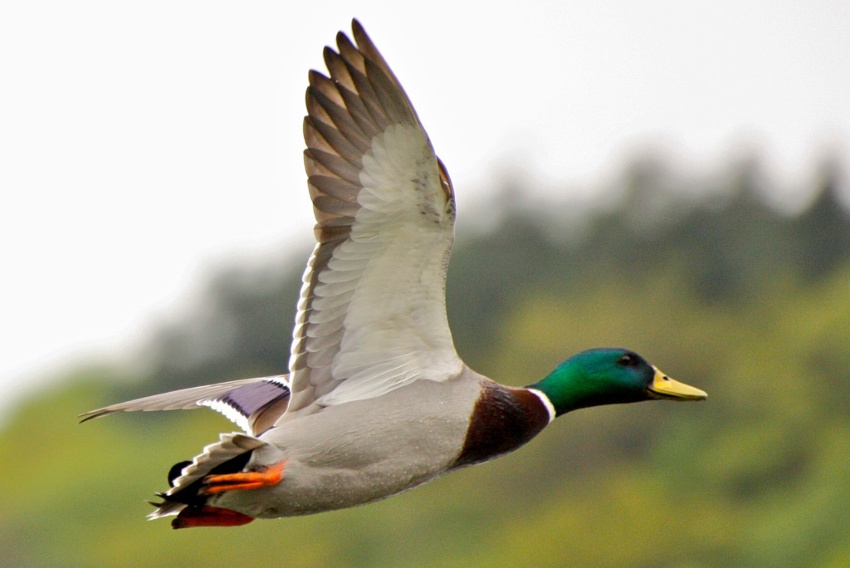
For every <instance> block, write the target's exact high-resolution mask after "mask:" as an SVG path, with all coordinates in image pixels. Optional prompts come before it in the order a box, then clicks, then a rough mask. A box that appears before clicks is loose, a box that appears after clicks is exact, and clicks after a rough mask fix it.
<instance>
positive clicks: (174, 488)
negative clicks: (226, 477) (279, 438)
mask: <svg viewBox="0 0 850 568" xmlns="http://www.w3.org/2000/svg"><path fill="white" fill-rule="evenodd" d="M264 445H265V442H263V441H261V440H259V439H257V438H254V437H253V436H247V435H245V434H222V435H221V439H220V440H219V441H218V442H216V443H215V444H210V445H209V446H207V447H205V448H204V451H203V452H202V453H201V454H200V455H198V456H196V457H195V458H194V459H193V460H192V461H185V462H179V463H177V464H175V465H174V466H173V467H172V468H171V470H170V471H169V473H168V482H169V485H171V488H170V489H169V490H168V491H166V492H164V493H158V494H157V496H158V497H160V498H161V499H162V502H159V503H153V502H152V503H151V504H152V505H153V506H154V507H156V508H157V509H156V511H154V512H153V513H151V514H150V515H148V518H149V519H158V518H160V517H164V516H168V515H176V514H178V513H180V511H182V510H183V509H185V508H186V507H203V506H204V504H205V503H206V500H207V496H206V495H204V494H202V493H201V489H202V488H203V486H204V478H205V477H206V476H207V475H210V474H225V473H238V472H241V471H243V470H244V469H245V466H246V465H247V464H248V462H249V461H250V459H251V455H252V454H253V451H254V450H255V449H257V448H259V447H261V446H264Z"/></svg>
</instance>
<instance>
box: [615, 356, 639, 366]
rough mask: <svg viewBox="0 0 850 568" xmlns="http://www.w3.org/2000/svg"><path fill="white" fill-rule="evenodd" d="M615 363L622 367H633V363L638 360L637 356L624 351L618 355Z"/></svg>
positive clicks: (635, 363)
mask: <svg viewBox="0 0 850 568" xmlns="http://www.w3.org/2000/svg"><path fill="white" fill-rule="evenodd" d="M617 363H618V364H620V365H622V366H623V367H634V366H635V365H637V363H638V360H637V357H635V356H634V355H632V354H631V353H626V354H625V355H623V356H622V357H620V360H619V361H617Z"/></svg>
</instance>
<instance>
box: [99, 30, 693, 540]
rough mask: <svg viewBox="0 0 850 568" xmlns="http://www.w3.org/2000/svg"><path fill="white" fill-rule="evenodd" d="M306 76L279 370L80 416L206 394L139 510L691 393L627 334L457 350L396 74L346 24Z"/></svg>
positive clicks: (360, 469) (496, 439)
mask: <svg viewBox="0 0 850 568" xmlns="http://www.w3.org/2000/svg"><path fill="white" fill-rule="evenodd" d="M352 30H353V37H354V40H355V42H356V43H353V42H352V41H351V40H350V39H349V38H348V37H347V36H346V35H345V34H344V33H342V32H340V33H339V34H338V35H337V50H336V51H335V50H333V49H331V48H330V47H328V48H325V51H324V56H325V63H326V64H327V68H328V72H329V76H325V75H322V74H320V73H318V72H316V71H311V72H310V74H309V87H308V88H307V116H306V117H305V119H304V138H305V140H306V143H307V149H306V151H305V153H304V161H305V164H306V170H307V175H308V187H309V191H310V197H311V198H312V201H313V208H314V212H315V217H316V220H317V224H316V226H315V236H316V240H317V244H316V246H315V249H314V250H313V253H312V256H311V257H310V260H309V262H308V265H307V270H306V272H305V273H304V278H303V287H302V289H301V297H300V300H299V302H298V315H297V318H296V325H295V329H294V333H293V335H294V337H293V341H292V350H291V359H290V374H289V375H285V376H277V377H263V378H256V379H244V380H236V381H230V382H226V383H220V384H213V385H208V386H202V387H196V388H189V389H184V390H178V391H174V392H169V393H165V394H157V395H154V396H149V397H146V398H141V399H137V400H132V401H129V402H124V403H120V404H115V405H112V406H107V407H105V408H101V409H98V410H92V411H90V412H87V413H85V414H83V415H82V418H83V420H88V419H90V418H95V417H98V416H104V415H107V414H111V413H114V412H121V411H135V410H171V409H187V408H197V407H199V406H207V407H210V408H212V409H214V410H217V411H220V412H221V413H223V414H224V415H225V416H226V417H228V418H230V419H231V420H233V421H234V422H235V423H236V424H237V425H238V426H240V427H241V428H242V429H243V430H244V433H227V434H222V435H221V436H220V440H219V441H218V442H216V443H214V444H210V445H208V446H207V447H205V448H204V450H203V452H202V453H201V454H199V455H198V456H196V457H194V458H193V459H192V460H191V461H186V462H181V463H178V464H176V465H175V466H174V467H173V468H172V469H171V471H170V472H169V475H168V479H169V482H170V485H171V487H170V488H169V489H168V490H167V491H165V492H164V493H160V494H159V497H160V499H161V500H160V501H159V502H157V503H153V504H154V505H155V507H156V510H155V511H154V512H153V513H152V514H151V515H150V517H151V518H159V517H164V516H168V515H176V518H175V519H174V520H173V521H172V526H173V527H174V528H186V527H200V526H236V525H242V524H245V523H248V522H250V521H252V520H254V519H255V518H277V517H284V516H292V515H306V514H311V513H319V512H322V511H329V510H333V509H342V508H345V507H352V506H354V505H360V504H363V503H369V502H372V501H376V500H379V499H383V498H385V497H389V496H391V495H394V494H396V493H399V492H401V491H404V490H406V489H410V488H412V487H414V486H417V485H420V484H422V483H425V482H427V481H431V480H433V479H435V478H437V477H439V476H441V475H443V474H445V473H448V472H450V471H452V470H455V469H458V468H460V467H464V466H469V465H473V464H478V463H482V462H485V461H488V460H490V459H493V458H496V457H498V456H501V455H503V454H505V453H507V452H510V451H513V450H515V449H517V448H518V447H520V446H522V445H523V444H525V443H526V442H528V441H529V440H530V439H531V438H533V437H534V436H536V435H537V434H538V433H539V432H540V431H541V430H543V428H545V427H546V425H547V424H549V423H550V422H552V421H553V420H554V419H555V418H556V417H558V416H561V415H562V414H565V413H567V412H570V411H571V410H575V409H578V408H585V407H589V406H596V405H602V404H616V403H627V402H638V401H643V400H653V399H663V400H680V401H685V400H703V399H705V398H706V396H707V395H706V393H705V392H703V391H701V390H699V389H697V388H694V387H691V386H688V385H685V384H683V383H680V382H677V381H675V380H673V379H671V378H670V377H668V376H667V375H665V374H664V373H662V372H661V371H660V370H658V369H657V368H656V367H654V366H652V365H650V364H649V363H648V362H647V361H646V360H645V359H644V358H643V357H641V356H639V355H637V354H636V353H634V352H632V351H629V350H627V349H613V348H606V349H591V350H589V351H584V352H582V353H579V354H578V355H574V356H572V357H570V358H569V359H567V360H566V361H564V362H563V363H561V364H560V365H558V366H557V367H556V368H555V369H554V370H553V371H552V372H551V373H550V374H549V375H547V376H546V377H544V378H543V379H541V380H539V381H537V382H535V383H533V384H531V385H530V386H527V387H525V388H515V387H509V386H504V385H501V384H499V383H497V382H495V381H492V380H491V379H488V378H487V377H485V376H483V375H480V374H478V373H476V372H475V371H473V370H472V369H470V368H469V367H467V366H466V365H465V364H464V363H463V361H461V359H460V357H459V356H458V354H457V352H456V350H455V346H454V343H453V341H452V335H451V332H450V330H449V325H448V321H447V318H446V309H445V283H446V267H447V265H448V261H449V254H450V252H451V247H452V241H453V235H454V229H453V227H454V221H455V200H454V189H453V188H452V183H451V181H450V179H449V176H448V173H447V172H446V168H445V167H444V166H443V164H442V162H441V161H440V160H439V159H438V158H437V156H436V155H435V153H434V150H433V148H432V147H431V143H430V141H429V139H428V135H427V134H426V133H425V129H424V128H423V127H422V124H421V123H420V121H419V118H418V117H417V115H416V111H414V109H413V106H412V105H411V103H410V101H409V99H408V97H407V95H406V94H405V92H404V90H403V89H402V87H401V84H400V83H399V81H398V79H396V77H395V75H394V74H393V72H392V71H391V70H390V68H389V66H388V65H387V63H386V62H385V61H384V58H383V57H382V56H381V54H380V53H379V52H378V50H377V49H376V48H375V45H374V44H373V43H372V41H371V40H370V39H369V37H368V36H367V35H366V32H365V31H364V30H363V27H362V26H361V25H360V24H359V23H358V22H357V21H356V20H354V21H353V23H352Z"/></svg>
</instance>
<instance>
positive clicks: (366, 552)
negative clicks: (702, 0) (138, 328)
mask: <svg viewBox="0 0 850 568" xmlns="http://www.w3.org/2000/svg"><path fill="white" fill-rule="evenodd" d="M662 173H663V171H662ZM638 174H639V175H638ZM750 174H752V172H750ZM664 175H667V174H664ZM653 176H655V177H653ZM659 176H661V177H659ZM753 177H754V176H753V175H743V174H742V175H737V176H732V179H733V181H734V183H733V184H732V185H734V187H733V188H732V189H728V190H725V191H720V192H718V191H715V192H714V193H713V194H712V195H714V197H713V198H712V199H706V200H704V201H702V202H699V201H697V202H695V201H693V200H690V201H688V202H687V203H685V202H682V201H677V200H680V199H681V198H680V197H677V196H679V195H681V192H680V191H679V190H677V189H676V188H675V187H672V189H671V185H672V186H675V185H676V184H675V183H673V182H671V179H670V178H669V176H668V177H664V176H662V175H661V174H659V173H658V170H656V169H652V168H644V169H639V171H638V173H633V174H632V177H631V178H630V179H629V180H626V182H624V184H623V185H624V187H626V188H630V189H628V191H627V192H626V193H625V195H624V197H623V199H622V200H621V201H620V204H619V206H618V207H616V208H615V209H613V210H609V211H607V212H605V213H601V214H599V215H597V216H596V217H595V218H593V219H591V220H590V221H586V224H585V225H584V230H583V231H582V232H581V233H580V234H576V233H567V232H565V230H564V229H563V227H562V225H560V224H558V223H557V222H555V223H553V224H548V225H546V226H542V225H541V224H540V222H539V219H540V218H543V217H558V215H557V214H555V215H553V214H552V211H550V212H548V213H547V214H546V215H544V214H542V213H537V214H534V213H533V212H529V211H525V212H523V213H521V214H517V215H511V214H508V213H506V214H505V216H504V217H503V218H502V220H501V221H500V222H499V223H497V224H496V226H495V228H494V229H493V230H492V231H491V232H489V233H486V234H480V235H462V236H461V237H460V239H459V243H458V249H457V251H456V254H455V258H454V262H453V264H452V269H451V273H450V282H449V309H450V316H451V319H452V325H453V329H454V331H455V335H456V338H457V341H458V344H459V350H460V352H461V353H462V354H463V355H464V357H465V358H466V359H467V361H468V362H469V363H470V364H472V366H474V367H476V368H477V369H478V370H480V371H482V372H485V373H488V374H490V375H491V376H493V377H494V378H497V379H500V380H502V381H504V382H506V383H511V384H528V383H530V382H533V381H534V380H536V379H538V378H540V377H542V376H543V375H545V374H546V373H548V372H549V371H550V370H551V369H552V368H553V367H554V366H555V365H556V364H557V363H559V362H560V361H561V360H562V359H563V358H565V357H566V356H567V355H569V354H572V353H574V352H577V351H580V350H583V349H586V348H588V347H593V346H623V347H629V348H632V349H634V350H636V351H638V352H639V353H641V354H642V355H644V356H645V357H647V358H648V359H649V360H650V361H651V362H653V363H655V364H656V365H658V366H660V367H661V368H662V369H663V370H664V371H665V372H667V373H669V374H670V375H672V376H673V377H675V378H678V379H680V380H682V381H684V382H687V383H689V384H693V385H695V386H698V387H700V388H703V389H705V390H707V391H708V392H709V400H708V401H707V402H706V403H698V404H697V403H689V404H674V403H668V402H652V403H641V404H639V405H628V406H622V407H600V408H594V409H588V410H582V411H577V412H574V413H570V414H567V415H566V416H565V417H563V418H560V419H559V420H558V421H557V422H556V423H554V424H553V426H552V427H551V428H550V429H549V430H547V431H546V432H544V433H543V434H542V435H541V436H540V437H538V438H537V439H535V440H534V441H532V442H531V443H530V444H529V445H528V446H527V447H526V448H523V449H521V450H520V451H518V452H516V453H514V454H512V455H510V456H507V457H505V458H503V459H500V460H497V461H495V462H492V463H489V464H487V465H484V466H480V467H474V468H468V469H465V470H462V471H460V472H457V473H455V474H452V475H450V476H447V477H446V478H444V479H441V480H438V481H436V482H434V483H431V484H429V485H427V486H424V487H422V488H419V489H417V490H415V491H411V492H408V493H405V494H403V495H401V496H397V497H394V498H392V499H389V500H386V501H383V502H381V503H377V504H373V505H369V506H366V507H360V508H355V509H351V510H346V511H339V512H334V513H327V514H323V515H318V516H313V517H304V518H292V519H284V520H280V521H257V522H254V523H252V524H249V525H247V526H245V527H240V528H237V529H196V530H189V531H180V532H175V531H172V530H171V529H170V528H169V527H168V525H167V523H164V522H146V521H144V519H143V515H144V514H146V513H147V512H148V511H149V510H151V509H150V508H149V507H148V505H146V504H145V503H144V502H143V499H146V498H153V492H154V491H156V490H162V489H164V488H165V486H166V480H165V473H166V472H167V471H168V467H170V465H171V464H172V463H174V462H176V461H179V460H182V459H185V458H187V457H189V456H191V455H193V454H195V453H197V452H198V451H199V450H200V448H201V447H202V446H203V445H204V444H206V443H209V442H210V441H212V440H213V439H214V438H215V436H216V433H217V432H219V431H229V430H230V429H232V426H231V425H229V423H227V422H226V421H225V420H224V419H223V418H221V417H219V416H217V415H215V414H213V413H210V412H207V411H199V412H181V413H157V414H139V415H119V416H115V417H111V418H108V419H104V420H98V421H95V422H92V423H86V424H85V425H76V424H75V423H74V416H75V415H76V414H78V413H80V412H82V411H84V410H88V409H90V408H93V407H96V406H99V405H102V404H105V403H108V402H111V401H114V400H116V399H120V398H122V397H123V396H125V395H134V394H138V393H140V392H143V391H144V392H146V393H147V392H153V391H157V390H160V389H162V388H175V387H177V386H188V385H189V384H193V383H198V382H201V381H214V380H221V379H226V378H236V377H240V376H247V375H253V374H257V373H266V372H282V371H283V365H284V363H285V354H286V352H287V346H286V345H287V341H286V339H285V338H286V337H287V335H288V333H289V330H290V328H291V323H290V322H291V321H292V316H291V314H292V312H291V310H292V306H293V305H294V300H295V295H296V290H297V286H298V275H299V274H300V271H301V266H300V264H301V261H300V259H299V262H298V263H297V264H298V266H297V267H295V266H293V267H291V268H287V269H283V270H281V269H278V268H273V269H263V270H258V271H253V272H251V271H249V272H245V273H240V272H234V271H231V272H229V273H227V274H225V275H223V276H221V277H220V278H219V279H217V280H216V281H215V282H214V283H213V285H211V288H210V293H209V302H208V303H205V304H204V305H205V306H207V308H206V310H205V311H204V312H203V313H202V314H195V316H194V317H193V319H192V320H191V321H189V322H186V323H177V324H173V325H171V326H170V327H169V328H168V329H167V330H165V331H164V332H163V333H162V334H161V336H160V337H158V338H157V339H155V340H154V342H153V343H152V345H151V347H150V350H149V353H150V357H151V358H153V359H154V360H155V361H156V364H155V365H154V369H153V371H152V372H151V373H150V375H151V376H150V378H149V379H148V380H147V381H142V382H135V383H134V382H131V381H129V380H128V379H127V378H126V377H122V376H120V375H119V374H118V373H117V372H115V371H114V370H110V369H101V368H94V367H93V368H89V369H81V370H78V371H76V372H74V373H73V374H72V375H70V376H69V377H67V380H66V381H65V382H64V383H62V384H64V387H62V388H59V389H57V390H53V391H51V392H50V393H49V394H45V395H43V396H41V397H38V398H35V399H33V400H32V401H30V402H29V403H28V404H25V405H22V406H20V407H19V408H18V409H17V412H16V414H15V415H14V416H13V417H11V419H10V420H8V421H7V423H6V426H5V427H4V428H3V430H0V502H2V503H3V506H2V507H1V508H0V547H2V549H3V550H4V557H3V560H2V562H3V563H5V564H7V565H12V566H127V565H139V566H142V565H146V566H173V565H198V564H200V563H203V564H204V565H206V566H233V565H244V564H246V563H248V562H251V563H263V564H268V563H270V564H272V565H278V564H280V565H286V566H305V567H319V566H331V565H333V566H370V567H371V566H377V567H381V566H410V567H426V566H441V567H444V566H447V567H453V566H457V567H469V566H535V567H547V566H552V567H556V566H557V567H560V566H632V567H654V566H687V567H698V566H718V565H723V566H821V567H825V568H834V567H838V566H845V565H847V564H848V563H850V524H848V523H847V512H848V511H850V459H848V456H850V415H848V413H847V408H848V403H850V257H848V255H850V222H848V219H847V214H846V212H844V211H843V210H842V209H840V208H839V205H838V203H839V201H840V200H839V198H838V192H837V189H836V187H837V186H836V184H835V183H833V182H829V183H827V182H824V183H823V184H822V185H821V187H820V188H819V189H820V190H819V192H816V195H815V199H814V201H813V205H812V206H811V208H809V209H807V210H806V211H804V212H802V213H801V214H800V215H798V216H796V217H794V216H790V217H789V216H786V215H783V214H779V213H777V212H775V211H774V210H773V209H771V208H770V207H769V206H767V205H765V204H764V203H763V201H762V200H761V198H760V197H759V194H758V192H756V191H755V190H754V189H753V186H754V184H753V183H751V182H750V181H747V180H752V179H753ZM735 180H736V181H735ZM673 181H675V180H673ZM655 186H663V187H666V188H667V189H666V190H664V191H666V192H667V193H663V192H662V193H659V192H657V191H655V190H652V189H648V188H652V187H655ZM718 196H719V197H718ZM564 216H566V213H565V214H564ZM281 306H284V307H281ZM287 314H289V315H287ZM187 353H188V354H191V357H190V356H187ZM154 381H158V384H153V383H154ZM246 559H247V560H246Z"/></svg>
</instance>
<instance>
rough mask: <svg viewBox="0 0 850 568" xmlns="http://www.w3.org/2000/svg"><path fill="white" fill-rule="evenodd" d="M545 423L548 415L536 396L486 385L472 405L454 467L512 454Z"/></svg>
mask: <svg viewBox="0 0 850 568" xmlns="http://www.w3.org/2000/svg"><path fill="white" fill-rule="evenodd" d="M548 423H549V412H548V410H547V409H546V407H545V406H544V405H543V402H542V401H541V400H540V398H538V397H537V395H535V394H534V393H532V392H529V391H528V390H526V389H516V388H510V387H505V386H502V385H500V384H498V383H494V382H487V383H485V384H484V387H483V388H482V391H481V396H480V397H479V398H478V400H477V401H476V403H475V407H474V409H473V412H472V417H471V419H470V422H469V429H468V430H467V432H466V440H465V442H464V445H463V449H462V450H461V452H460V455H459V456H458V458H457V461H455V463H454V465H453V467H463V466H466V465H472V464H476V463H481V462H484V461H487V460H490V459H493V458H495V457H498V456H500V455H502V454H505V453H507V452H510V451H512V450H515V449H517V448H518V447H520V446H521V445H523V444H525V443H526V442H528V441H529V440H531V439H532V438H533V437H534V436H536V435H537V434H538V433H539V432H540V431H541V430H543V428H545V427H546V425H547V424H548Z"/></svg>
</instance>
